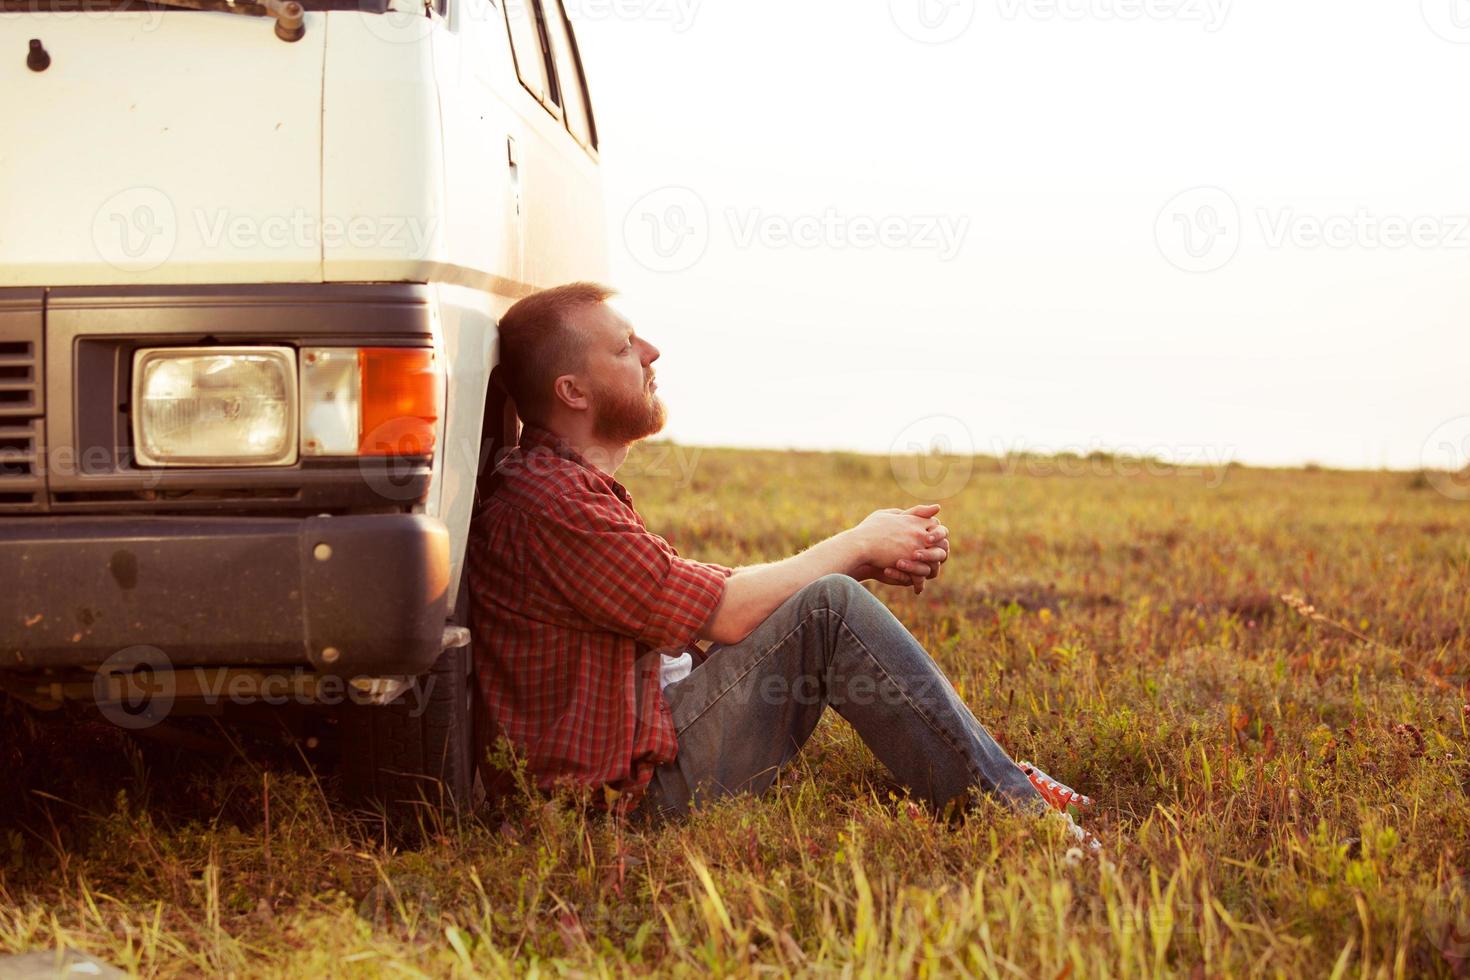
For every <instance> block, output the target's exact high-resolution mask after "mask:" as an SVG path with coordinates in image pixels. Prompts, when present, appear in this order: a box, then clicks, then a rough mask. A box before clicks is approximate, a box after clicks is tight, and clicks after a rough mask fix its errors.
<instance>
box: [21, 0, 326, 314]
mask: <svg viewBox="0 0 1470 980" xmlns="http://www.w3.org/2000/svg"><path fill="white" fill-rule="evenodd" d="M326 20H327V15H326V14H325V13H323V12H320V11H308V12H307V13H306V23H305V28H306V30H305V34H304V36H303V37H302V38H301V39H300V40H299V41H295V42H291V43H287V42H285V41H282V40H281V39H280V38H278V37H276V36H275V33H274V26H275V25H274V21H273V20H272V19H271V18H267V17H247V16H240V15H238V14H229V13H221V12H208V11H198V10H162V9H150V10H127V11H119V10H91V11H76V10H71V11H64V12H63V11H38V12H27V13H7V14H0V50H3V51H5V52H6V53H7V57H5V58H4V59H3V60H0V86H3V91H4V92H5V93H6V98H5V99H4V100H3V102H0V132H3V133H4V134H5V139H4V140H3V141H0V188H3V189H4V190H3V193H0V286H9V285H48V286H51V285H58V286H59V285H93V284H95V285H105V284H125V283H131V282H148V283H205V282H240V281H257V282H267V281H269V282H292V281H302V282H310V281H320V279H321V272H322V245H321V242H320V241H319V240H318V239H319V237H320V226H321V221H320V214H321V208H322V170H321V167H322V162H321V156H322V149H321V148H322V89H323V85H322V73H323V66H324V61H325V46H326ZM32 39H35V40H36V41H39V42H40V46H41V49H42V50H44V52H45V54H46V55H47V56H49V64H48V65H47V66H46V67H45V68H44V70H40V71H37V70H34V69H33V68H31V67H29V66H28V64H27V60H28V59H27V57H26V55H27V52H28V49H29V48H30V47H31V43H32ZM31 61H32V62H33V63H35V64H39V63H41V61H44V59H39V58H37V57H35V56H34V55H33V56H32V58H31Z"/></svg>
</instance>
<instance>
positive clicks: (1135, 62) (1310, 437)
mask: <svg viewBox="0 0 1470 980" xmlns="http://www.w3.org/2000/svg"><path fill="white" fill-rule="evenodd" d="M567 7H568V12H569V15H570V16H571V18H572V20H573V21H574V23H575V25H576V28H577V31H578V36H579V39H580V42H581V47H582V49H583V57H584V61H585V63H586V68H587V74H588V77H589V83H590V85H591V87H592V94H593V103H594V107H595V109H596V112H597V117H598V123H599V130H600V135H601V146H602V163H603V177H604V184H605V191H606V198H607V224H608V236H609V241H610V245H611V280H612V284H613V285H615V286H616V287H618V288H619V289H620V290H621V291H622V292H623V294H624V295H623V299H622V304H623V307H624V308H625V309H626V310H627V311H628V312H629V313H630V315H631V316H632V317H633V319H634V322H635V324H636V326H637V328H638V331H639V333H640V334H642V335H643V336H645V337H647V338H649V339H650V340H652V341H653V342H654V343H655V344H656V345H658V346H659V348H660V349H661V351H662V357H661V359H660V360H659V362H658V365H657V371H658V377H659V387H660V393H661V395H662V397H663V399H664V401H665V402H666V403H667V404H668V407H669V425H668V428H667V429H666V430H665V431H666V434H667V435H668V436H670V437H672V438H673V439H675V440H677V441H679V442H681V443H686V444H696V445H733V446H764V447H775V448H787V447H791V448H830V449H851V450H859V451H866V452H879V453H883V452H890V451H895V450H902V449H905V448H912V447H916V448H927V447H929V446H938V447H940V448H947V449H950V450H952V451H958V452H978V453H985V454H995V455H1000V454H1004V453H1006V452H1018V451H1030V452H1043V453H1044V452H1062V451H1069V450H1070V451H1083V452H1086V451H1092V450H1111V451H1118V452H1132V453H1142V454H1149V455H1154V456H1158V457H1160V458H1164V459H1174V460H1178V461H1181V462H1190V461H1198V460H1207V461H1209V462H1228V461H1235V462H1240V463H1245V464H1254V465H1295V464H1302V463H1307V462H1312V463H1318V464H1322V465H1328V466H1341V467H1366V468H1377V467H1383V466H1387V467H1393V468H1417V467H1419V466H1421V465H1431V466H1446V467H1451V466H1454V465H1455V464H1456V463H1460V464H1463V463H1464V462H1466V459H1465V458H1464V457H1465V456H1466V455H1467V454H1470V391H1467V388H1470V385H1467V366H1470V126H1467V125H1466V121H1465V120H1466V116H1465V111H1464V96H1465V93H1466V92H1470V0H1423V2H1422V3H1421V2H1420V0H1394V2H1393V3H1384V2H1382V0H1332V2H1327V0H1292V2H1290V3H1282V2H1279V0H1278V2H1270V0H1240V2H1232V0H859V2H852V0H849V2H845V3H839V2H836V0H779V2H778V0H741V2H734V0H567Z"/></svg>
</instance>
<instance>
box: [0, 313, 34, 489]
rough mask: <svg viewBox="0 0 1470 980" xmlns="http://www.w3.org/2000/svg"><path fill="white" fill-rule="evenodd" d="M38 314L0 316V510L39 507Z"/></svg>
mask: <svg viewBox="0 0 1470 980" xmlns="http://www.w3.org/2000/svg"><path fill="white" fill-rule="evenodd" d="M39 320H40V318H39V317H36V318H35V322H28V321H27V320H21V319H20V318H9V317H0V513H9V512H13V511H27V510H40V509H43V507H44V503H43V501H44V494H43V493H42V491H43V490H44V486H45V484H44V465H43V461H42V459H41V454H42V452H43V450H44V446H45V438H44V433H45V421H44V419H43V414H44V411H45V406H44V404H43V402H42V400H41V326H40V323H39Z"/></svg>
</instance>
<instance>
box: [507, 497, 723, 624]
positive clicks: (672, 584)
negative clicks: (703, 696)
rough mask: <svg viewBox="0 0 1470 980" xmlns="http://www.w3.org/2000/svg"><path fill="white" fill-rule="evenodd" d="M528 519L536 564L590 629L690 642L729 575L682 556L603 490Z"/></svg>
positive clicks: (562, 501) (569, 499) (565, 501)
mask: <svg viewBox="0 0 1470 980" xmlns="http://www.w3.org/2000/svg"><path fill="white" fill-rule="evenodd" d="M533 524H534V526H535V527H536V530H537V535H538V538H539V541H538V544H539V547H540V549H541V552H542V553H541V555H540V558H541V562H540V564H541V566H542V568H543V569H544V570H545V572H546V574H547V575H548V577H549V578H550V580H551V583H552V585H553V586H554V588H555V589H556V590H557V591H558V592H559V593H560V594H561V596H562V597H563V598H564V599H565V600H566V602H567V604H568V605H569V606H571V607H572V608H573V609H575V610H576V611H577V612H578V613H579V614H580V615H582V616H583V617H585V618H586V619H587V620H588V621H589V622H591V623H593V624H595V625H596V626H598V627H600V628H602V629H605V630H608V631H610V632H613V633H618V634H621V635H623V636H628V637H632V638H633V639H634V640H636V641H638V642H639V643H642V644H646V645H647V646H650V647H653V648H654V649H663V648H665V647H684V646H686V645H687V644H689V643H690V642H692V641H693V640H694V639H695V638H696V636H697V634H698V632H699V628H700V627H701V626H703V625H704V624H705V623H706V622H707V621H708V620H709V618H710V616H711V615H713V614H714V611H715V609H716V607H718V606H719V604H720V600H721V599H722V598H724V594H725V582H726V580H727V579H728V578H729V577H730V575H731V573H732V569H730V568H727V567H725V566H723V565H714V564H708V563H705V562H699V561H693V560H691V559H688V558H683V557H680V555H679V553H678V552H677V551H676V550H675V549H674V548H673V546H672V545H670V544H669V543H668V542H667V541H665V540H664V539H663V538H661V537H659V536H658V535H657V534H654V533H652V532H650V531H649V530H648V529H647V528H645V527H644V526H643V524H642V522H641V521H640V520H639V519H638V517H637V515H636V514H634V513H633V511H632V508H630V507H628V506H627V505H626V504H624V503H623V502H622V501H620V500H618V499H617V498H616V497H613V496H610V495H608V494H599V493H593V492H578V493H573V494H569V495H567V496H565V497H563V498H561V499H560V500H559V501H558V505H557V506H556V507H555V508H554V509H553V510H552V511H551V512H550V513H547V514H544V515H537V518H536V520H535V521H533Z"/></svg>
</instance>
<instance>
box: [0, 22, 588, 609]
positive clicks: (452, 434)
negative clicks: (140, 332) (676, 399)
mask: <svg viewBox="0 0 1470 980" xmlns="http://www.w3.org/2000/svg"><path fill="white" fill-rule="evenodd" d="M503 2H504V0H493V2H492V0H451V4H450V12H449V18H448V20H447V21H446V20H445V19H444V18H440V17H437V16H435V17H425V16H422V15H420V14H418V13H409V12H390V13H388V14H374V13H362V12H359V11H355V10H341V11H329V12H323V11H308V12H307V13H306V15H305V27H306V31H305V35H304V37H303V38H302V39H301V40H300V41H297V42H294V43H286V42H283V41H281V40H280V39H279V38H277V37H276V36H275V35H274V33H273V31H272V24H271V21H270V20H269V19H267V18H256V17H246V16H240V15H232V14H226V13H219V12H206V11H195V10H151V11H129V12H118V11H94V12H91V13H87V14H78V13H50V12H33V13H31V12H28V13H19V14H0V44H4V45H6V46H7V47H8V50H11V51H13V52H24V51H25V50H26V45H27V42H28V40H29V39H30V38H33V37H39V38H41V39H42V41H43V42H44V44H45V46H46V48H47V50H48V51H49V52H50V53H51V55H52V59H53V60H52V64H51V65H50V67H49V68H47V69H46V70H45V71H42V72H32V71H30V70H29V69H27V68H26V66H25V62H24V58H23V57H17V58H13V59H11V60H10V61H8V62H7V63H6V64H5V65H4V66H0V83H3V84H4V86H5V89H6V92H7V96H8V98H7V99H6V101H5V103H4V104H3V105H0V131H3V133H4V135H5V139H4V140H3V141H0V188H3V191H0V286H44V287H50V286H69V285H82V286H103V285H114V284H222V283H295V282H307V283H315V282H320V283H359V282H413V283H426V284H429V286H430V287H431V291H430V292H431V295H432V296H433V310H432V316H433V324H434V344H435V348H436V350H437V352H438V355H439V357H440V358H441V363H443V364H444V365H445V368H446V384H445V393H446V394H445V399H446V400H445V404H444V405H443V406H442V410H441V416H440V419H441V421H440V432H439V440H438V445H437V448H436V456H435V460H434V468H433V475H432V478H431V482H430V485H429V490H428V496H427V498H426V499H425V501H424V503H423V510H424V512H425V513H427V514H428V515H429V516H432V517H438V518H440V519H441V520H443V521H444V523H445V525H446V526H447V528H448V531H449V540H450V547H451V569H450V574H451V578H450V593H449V594H450V599H451V603H452V602H453V600H454V597H455V596H456V595H457V591H458V584H459V580H460V575H461V570H462V568H463V561H464V549H465V541H466V538H467V536H468V529H469V520H470V514H471V508H472V505H473V497H474V489H475V480H476V475H477V473H478V462H479V459H478V457H479V453H480V438H481V434H482V433H481V429H482V425H481V422H482V415H483V410H484V405H485V395H486V387H487V382H488V377H489V373H490V367H491V365H492V364H494V363H495V358H496V355H497V351H496V339H497V338H496V333H495V324H496V322H497V321H498V319H499V317H500V316H501V315H503V313H504V312H505V310H506V309H507V308H508V307H509V306H510V305H511V304H512V303H513V302H514V301H515V300H517V299H519V298H520V297H522V296H525V295H527V294H528V293H530V292H532V291H534V290H535V289H537V288H544V287H546V286H551V285H555V284H557V283H561V282H568V281H572V280H578V279H601V278H603V277H604V276H605V275H606V271H607V246H606V241H605V233H604V213H603V204H602V194H601V186H600V180H599V168H598V161H597V159H596V155H595V153H594V152H592V151H589V150H588V149H586V148H584V147H582V146H581V145H579V144H578V143H577V142H576V141H575V140H574V139H573V138H572V137H571V136H570V134H569V133H568V132H567V129H566V126H565V124H564V122H563V121H562V120H561V119H560V118H559V117H558V116H557V115H555V114H554V112H553V111H551V110H548V108H547V107H546V106H543V105H542V104H541V103H540V102H538V101H537V100H536V99H535V98H534V97H533V96H532V95H531V94H530V93H529V92H528V91H527V90H526V89H525V88H524V87H523V86H522V85H521V84H520V81H519V79H518V76H517V74H516V68H515V62H514V60H513V55H512V49H511V44H510V39H509V35H508V32H507V30H506V22H505V12H504V9H503V7H502V6H501V4H502V3H503Z"/></svg>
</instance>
